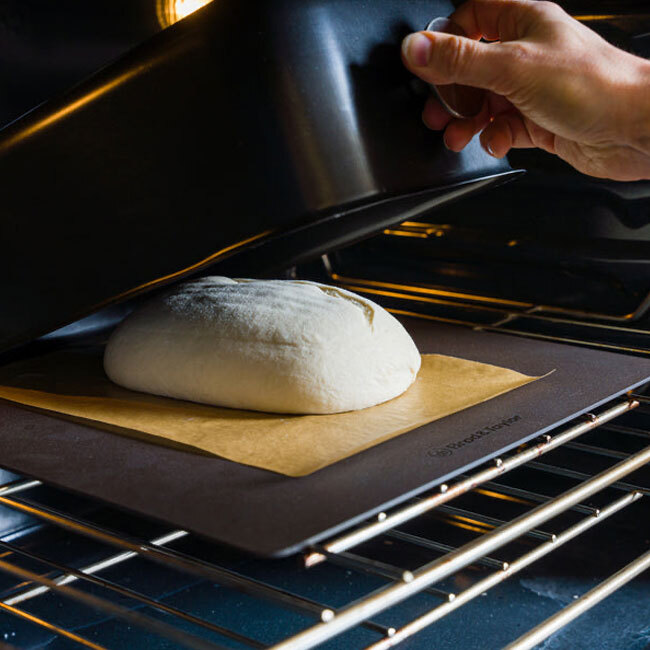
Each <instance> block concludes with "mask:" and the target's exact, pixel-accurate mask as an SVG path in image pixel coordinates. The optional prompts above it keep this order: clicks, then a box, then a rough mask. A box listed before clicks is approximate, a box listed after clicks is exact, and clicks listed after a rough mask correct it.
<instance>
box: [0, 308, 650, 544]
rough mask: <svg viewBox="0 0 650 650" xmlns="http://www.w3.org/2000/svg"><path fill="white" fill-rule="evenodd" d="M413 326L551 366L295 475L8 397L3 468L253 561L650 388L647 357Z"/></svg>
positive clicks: (437, 343) (522, 367)
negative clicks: (525, 381) (480, 400)
mask: <svg viewBox="0 0 650 650" xmlns="http://www.w3.org/2000/svg"><path fill="white" fill-rule="evenodd" d="M404 323H405V325H406V326H407V328H408V329H409V331H410V332H411V334H412V335H413V336H414V338H415V340H416V342H417V344H418V347H419V348H420V350H421V352H426V353H436V352H437V353H443V354H450V355H455V356H459V357H464V358H469V359H474V360H476V361H482V362H486V363H493V364H497V365H502V366H507V367H510V368H513V369H514V370H518V371H519V372H523V373H526V374H531V375H542V374H545V373H547V372H549V371H550V370H553V369H555V372H554V373H553V374H551V375H550V376H548V377H546V378H545V379H542V380H540V381H537V382H534V383H532V384H529V385H527V386H523V387H521V388H518V389H517V390H515V391H513V392H511V393H508V394H506V395H502V396H500V397H497V398H495V399H493V400H490V401H489V402H486V403H484V404H481V405H478V406H475V407H473V408H470V409H467V410H465V411H462V412H460V413H457V414H454V415H451V416H449V417H446V418H443V419H441V420H438V421H436V422H433V423H431V424H429V425H426V426H424V427H420V428H419V429H416V430H414V431H411V432H409V433H407V434H404V435H402V436H399V437H397V438H395V439H393V440H390V441H388V442H386V443H383V444H380V445H378V446H376V447H373V448H372V449H369V450H367V451H364V452H362V453H360V454H358V455H356V456H354V457H352V458H348V459H345V460H343V461H340V462H338V463H336V464H334V465H332V466H330V467H327V468H325V469H323V470H320V471H318V472H315V473H314V474H312V475H310V476H307V477H303V478H299V479H296V478H288V477H284V476H280V475H277V474H274V473H271V472H267V471H264V470H259V469H255V468H251V467H246V466H243V465H238V464H236V463H231V462H229V461H225V460H222V459H220V458H215V457H210V456H205V455H201V454H197V453H192V452H189V451H181V450H177V449H172V448H169V447H164V446H160V445H157V444H151V443H148V442H145V441H143V440H140V439H135V438H130V437H127V436H121V435H117V434H115V433H109V432H106V431H102V430H100V429H96V428H94V427H93V426H92V424H86V423H84V424H81V423H76V422H74V423H73V422H70V421H69V420H63V419H60V418H56V417H52V416H49V415H45V414H43V413H37V412H34V411H31V410H27V409H24V408H21V407H18V406H16V405H13V404H10V403H8V402H3V403H0V459H1V462H2V465H3V466H5V467H7V468H8V469H10V470H14V471H17V472H21V473H23V474H27V475H30V476H33V477H35V478H39V479H42V480H45V481H48V482H50V483H53V484H55V485H59V486H61V487H65V488H68V489H71V490H75V491H78V492H81V493H83V494H87V495H90V496H93V497H97V498H99V499H103V500H105V501H107V502H110V503H112V504H115V505H118V506H121V507H124V508H126V509H129V510H132V511H135V512H138V513H140V514H144V515H148V516H151V517H154V518H157V519H160V520H164V521H166V522H168V523H171V524H173V525H175V526H178V527H180V528H183V529H187V530H190V531H193V532H195V533H197V534H200V535H204V536H206V537H209V538H211V539H213V540H217V541H220V542H224V543H227V544H231V545H233V546H236V547H238V548H241V549H243V550H246V551H250V552H252V553H255V554H259V555H266V556H281V555H287V554H290V553H292V552H296V551H298V550H300V549H302V548H304V547H305V546H306V545H308V544H309V543H312V542H316V541H318V540H322V539H324V538H326V537H329V536H332V535H333V534H335V533H336V532H338V531H340V530H342V529H343V528H344V527H347V526H349V525H351V524H353V523H356V522H359V521H360V520H362V519H363V518H364V517H367V516H369V515H371V514H374V513H376V512H379V511H382V510H384V509H386V508H388V507H390V506H392V505H395V504H397V503H400V502H402V501H404V500H405V499H407V498H408V497H410V496H412V495H414V494H417V493H420V492H422V491H424V490H426V489H428V488H430V487H432V486H434V485H436V484H438V483H441V482H443V481H448V480H449V479H450V478H452V477H453V476H454V475H456V474H458V473H461V472H464V471H467V470H468V469H469V468H471V467H473V466H475V465H477V464H479V463H481V462H483V461H485V460H487V459H488V458H493V457H496V456H498V455H499V454H501V453H503V452H504V451H505V450H507V449H511V448H513V447H515V446H517V445H519V444H520V443H521V442H523V441H525V440H529V439H531V438H534V437H535V436H537V435H539V434H541V433H543V432H545V431H548V430H549V429H551V428H552V427H554V426H558V425H560V424H562V423H564V422H566V421H568V420H570V419H572V418H574V417H576V416H577V415H579V414H581V413H585V412H588V411H590V410H591V409H593V408H595V407H597V406H599V405H601V404H603V403H605V402H607V401H608V400H610V399H611V398H613V397H615V396H617V395H621V394H623V393H625V392H626V391H628V390H630V389H633V388H635V387H637V386H640V385H642V384H644V383H645V382H647V381H648V380H650V360H648V359H642V358H637V357H628V356H622V355H619V354H612V353H608V352H601V351H594V350H588V349H582V348H574V347H571V346H567V345H560V344H554V343H546V342H540V341H532V340H528V339H525V338H519V337H510V336H505V335H501V334H488V333H484V332H477V331H473V330H471V329H466V328H461V327H457V326H450V325H444V324H439V323H431V322H427V321H423V320H415V319H405V320H404ZM476 432H481V433H479V434H477V433H476ZM71 469H72V470H73V471H71ZM387 477H390V480H387Z"/></svg>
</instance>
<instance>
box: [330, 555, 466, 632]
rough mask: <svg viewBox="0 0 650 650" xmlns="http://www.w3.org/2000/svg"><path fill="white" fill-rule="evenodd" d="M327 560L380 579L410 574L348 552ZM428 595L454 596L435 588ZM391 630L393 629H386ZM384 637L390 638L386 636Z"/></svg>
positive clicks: (392, 578)
mask: <svg viewBox="0 0 650 650" xmlns="http://www.w3.org/2000/svg"><path fill="white" fill-rule="evenodd" d="M327 559H328V560H330V561H331V562H332V564H337V565H340V566H342V567H346V568H349V569H356V570H357V571H363V572H364V573H369V574H371V575H376V576H381V577H382V578H388V579H389V580H403V579H404V575H405V573H406V574H407V575H408V576H410V575H411V574H410V572H408V571H404V569H400V568H399V567H396V566H394V565H392V564H388V563H386V562H380V561H379V560H372V559H370V558H367V557H363V556H362V555H357V554H356V553H350V552H349V551H343V552H342V553H336V554H331V555H328V556H327ZM424 591H426V592H427V593H429V594H432V595H433V596H436V598H441V599H442V600H453V599H454V598H455V595H454V594H452V593H449V592H447V591H443V590H442V589H437V588H436V587H427V589H425V590H424ZM387 629H388V630H391V629H393V628H387ZM386 636H391V634H390V633H389V634H387V635H386Z"/></svg>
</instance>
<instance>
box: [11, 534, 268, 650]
mask: <svg viewBox="0 0 650 650" xmlns="http://www.w3.org/2000/svg"><path fill="white" fill-rule="evenodd" d="M0 548H3V549H5V550H7V551H10V552H12V553H14V554H16V555H21V556H23V557H26V558H29V559H31V560H36V561H37V562H40V563H41V564H44V565H46V566H48V567H50V568H51V569H55V570H57V571H61V572H63V573H64V577H65V578H69V579H68V580H67V582H64V581H63V580H62V579H57V580H53V582H54V583H55V584H57V585H58V586H59V587H60V586H61V585H63V584H69V583H70V582H71V579H74V580H83V581H85V582H88V583H90V584H93V585H96V586H98V587H102V588H104V589H106V590H107V591H111V592H113V593H116V594H119V595H120V596H126V597H127V598H130V599H132V600H135V601H137V602H138V603H139V604H140V605H146V606H149V607H151V608H153V609H157V610H159V611H161V612H164V613H165V614H171V615H172V616H176V617H177V618H179V619H182V620H184V621H187V622H188V623H193V624H194V625H198V626H200V627H203V628H205V629H207V630H210V631H211V632H216V633H217V634H221V635H222V636H225V637H227V638H229V639H233V640H234V641H237V642H239V643H241V644H242V645H247V646H249V647H251V648H263V647H264V645H263V644H262V643H260V642H258V641H255V640H254V639H250V638H249V637H246V636H244V635H242V634H238V633H237V632H233V631H232V630H229V629H227V628H225V627H222V626H220V625H215V624H214V623H210V622H209V621H206V620H204V619H202V618H198V617H196V616H192V615H191V614H188V613H187V612H184V611H182V610H179V609H177V608H176V607H172V606H170V605H166V604H164V603H161V602H158V601H157V600H154V599H153V598H149V597H148V596H145V595H144V594H141V593H138V592H137V591H134V590H133V589H130V588H128V587H123V586H122V585H119V584H117V583H115V582H112V581H111V580H107V579H106V578H98V577H96V576H93V575H90V574H87V573H85V572H82V571H78V570H77V569H73V568H72V567H67V566H63V565H61V564H59V563H58V562H53V561H52V560H50V559H48V558H46V557H44V556H43V555H39V554H37V553H34V552H32V551H27V550H25V549H22V548H20V547H18V546H15V545H13V544H8V543H5V542H0ZM42 589H46V590H47V591H49V589H48V588H47V587H42ZM15 600H16V599H15V598H10V599H7V600H4V601H3V602H4V603H5V604H6V605H13V604H14V603H13V602H11V601H15Z"/></svg>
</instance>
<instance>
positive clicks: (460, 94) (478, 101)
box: [426, 18, 486, 119]
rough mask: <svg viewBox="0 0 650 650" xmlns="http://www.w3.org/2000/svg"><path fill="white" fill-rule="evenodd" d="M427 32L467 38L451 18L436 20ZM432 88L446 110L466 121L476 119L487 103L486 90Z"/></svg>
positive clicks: (453, 85)
mask: <svg viewBox="0 0 650 650" xmlns="http://www.w3.org/2000/svg"><path fill="white" fill-rule="evenodd" d="M426 31H427V32H442V33H444V34H455V35H456V36H467V34H466V33H465V31H464V30H463V28H462V27H460V25H457V24H456V23H455V22H453V21H452V20H449V18H434V19H433V20H432V21H431V22H430V23H429V24H428V25H427V28H426ZM431 88H432V89H433V92H434V93H435V95H436V97H437V98H438V100H439V101H440V103H441V104H442V105H443V107H444V108H445V110H446V111H447V112H448V113H449V114H450V115H452V116H453V117H457V118H461V119H466V118H472V117H476V116H477V115H478V114H479V113H480V112H481V109H482V108H483V104H484V102H485V95H486V92H485V90H483V89H481V88H473V87H472V86H463V85H460V84H444V85H435V84H431Z"/></svg>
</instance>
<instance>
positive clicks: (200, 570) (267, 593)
mask: <svg viewBox="0 0 650 650" xmlns="http://www.w3.org/2000/svg"><path fill="white" fill-rule="evenodd" d="M0 505H5V506H8V507H10V508H13V509H15V510H18V511H20V512H24V513H26V514H29V515H32V516H34V517H37V518H38V519H42V520H44V521H47V522H49V523H51V524H54V525H55V526H58V527H60V528H63V529H65V530H70V531H72V532H74V533H78V534H81V535H85V536H87V537H90V538H92V539H95V540H98V541H100V542H104V543H105V544H108V545H111V546H116V547H118V548H123V549H125V550H128V551H132V552H134V553H136V554H138V555H140V556H141V557H143V558H145V559H150V560H152V561H154V562H157V563H159V564H162V565H163V566H165V567H168V568H169V567H171V568H174V569H178V570H180V571H185V572H187V573H190V574H192V575H196V576H198V577H200V578H206V579H208V580H212V581H214V582H216V583H218V584H221V585H223V586H226V587H231V588H233V589H236V590H238V591H240V592H241V593H245V594H247V595H249V596H258V597H260V598H264V599H267V600H270V601H271V602H275V603H280V604H282V605H285V606H287V607H290V608H292V609H295V610H297V611H299V612H303V613H308V614H310V615H316V616H317V617H319V618H321V619H322V620H327V619H329V618H330V617H331V616H333V615H334V612H333V611H332V610H331V609H330V608H328V607H323V606H322V605H320V604H318V603H315V602H314V601H311V600H309V599H308V598H304V597H303V596H298V595H297V594H293V593H291V592H289V591H286V590H284V589H280V588H278V587H273V586H270V585H268V584H266V583H264V582H260V581H259V580H255V579H253V578H249V577H246V576H243V575H241V574H239V573H237V572H235V571H231V570H229V569H225V568H223V567H219V566H216V565H214V564H210V563H208V562H204V561H202V560H199V559H197V558H193V557H190V556H188V555H185V554H183V553H179V552H177V551H172V550H171V549H167V548H162V547H156V546H153V545H151V544H149V543H148V542H146V541H143V540H137V539H133V538H131V537H129V536H127V535H122V536H120V535H119V534H117V533H115V532H113V531H110V530H108V529H106V528H100V527H98V526H94V525H92V524H89V523H87V522H83V521H80V520H79V519H77V518H75V517H72V516H70V515H68V514H66V513H64V512H61V511H58V510H56V509H54V508H49V507H47V506H44V505H36V504H34V503H31V502H26V501H24V500H22V499H17V498H12V499H9V498H7V497H4V496H0ZM46 586H48V585H46Z"/></svg>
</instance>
